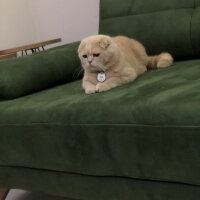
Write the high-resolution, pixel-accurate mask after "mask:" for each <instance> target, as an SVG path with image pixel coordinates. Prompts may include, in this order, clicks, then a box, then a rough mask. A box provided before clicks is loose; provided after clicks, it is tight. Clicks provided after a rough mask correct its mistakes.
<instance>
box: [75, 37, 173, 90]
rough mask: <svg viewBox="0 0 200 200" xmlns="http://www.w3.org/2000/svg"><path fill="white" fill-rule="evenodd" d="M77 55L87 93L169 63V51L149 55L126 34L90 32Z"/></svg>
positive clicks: (112, 86) (171, 60)
mask: <svg viewBox="0 0 200 200" xmlns="http://www.w3.org/2000/svg"><path fill="white" fill-rule="evenodd" d="M78 55H79V58H80V60H81V64H82V67H83V69H84V76H83V82H82V86H83V88H84V90H85V93H86V94H92V93H95V92H103V91H107V90H110V89H112V88H114V87H117V86H120V85H122V84H125V83H128V82H130V81H133V80H135V79H136V78H137V77H138V76H139V75H141V74H143V73H144V72H146V71H147V69H152V68H164V67H168V66H170V65H172V63H173V57H172V56H171V54H169V53H161V54H159V55H155V56H148V55H147V53H146V50H145V48H144V46H143V45H142V44H141V43H140V42H138V41H136V40H134V39H131V38H128V37H125V36H116V37H110V36H107V35H93V36H89V37H87V38H85V39H83V40H82V41H81V43H80V45H79V48H78Z"/></svg>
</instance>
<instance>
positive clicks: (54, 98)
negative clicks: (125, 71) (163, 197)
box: [0, 60, 200, 185]
mask: <svg viewBox="0 0 200 200" xmlns="http://www.w3.org/2000/svg"><path fill="white" fill-rule="evenodd" d="M199 88H200V60H192V61H186V62H177V63H175V64H174V65H173V66H172V67H169V68H165V69H161V70H152V71H148V72H146V73H145V74H144V75H142V76H140V77H139V78H137V79H136V80H135V81H134V82H132V83H129V84H126V85H123V86H121V87H118V88H115V89H113V90H110V91H108V92H105V93H97V94H93V95H86V94H84V91H83V89H82V87H81V81H75V82H72V83H67V84H64V85H60V86H56V87H54V88H51V89H47V90H44V91H40V92H37V93H34V94H32V95H28V96H24V97H21V98H18V99H14V100H1V101H0V113H1V115H0V166H10V167H25V168H37V169H44V170H54V171H62V172H68V173H78V174H86V175H93V176H121V177H130V178H137V179H145V180H146V179H150V180H159V181H172V182H181V183H190V184H196V185H200V173H199V169H200V159H199V157H200V93H199Z"/></svg>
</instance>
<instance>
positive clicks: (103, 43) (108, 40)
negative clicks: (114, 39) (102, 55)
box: [99, 36, 111, 49]
mask: <svg viewBox="0 0 200 200" xmlns="http://www.w3.org/2000/svg"><path fill="white" fill-rule="evenodd" d="M110 44H111V38H110V37H107V36H104V37H102V38H101V40H100V42H99V45H100V47H101V48H103V49H107V48H108V47H109V46H110Z"/></svg>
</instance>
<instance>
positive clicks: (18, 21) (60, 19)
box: [0, 0, 99, 50]
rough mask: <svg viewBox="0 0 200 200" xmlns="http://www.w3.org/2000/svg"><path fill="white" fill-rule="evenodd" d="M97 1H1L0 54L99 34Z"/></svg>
mask: <svg viewBox="0 0 200 200" xmlns="http://www.w3.org/2000/svg"><path fill="white" fill-rule="evenodd" d="M98 21H99V0H0V50H3V49H7V48H13V47H16V46H21V45H25V44H31V43H34V42H40V41H45V40H50V39H55V38H58V37H61V38H62V43H58V44H57V45H61V44H67V43H70V42H74V41H78V40H81V39H82V38H84V37H86V36H89V35H93V34H97V33H98V23H99V22H98Z"/></svg>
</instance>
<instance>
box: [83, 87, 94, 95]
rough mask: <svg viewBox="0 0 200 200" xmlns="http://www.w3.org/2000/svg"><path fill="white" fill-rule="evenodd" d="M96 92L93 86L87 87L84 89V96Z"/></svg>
mask: <svg viewBox="0 0 200 200" xmlns="http://www.w3.org/2000/svg"><path fill="white" fill-rule="evenodd" d="M95 92H96V87H95V85H90V86H87V87H86V88H85V93H86V94H93V93H95Z"/></svg>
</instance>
